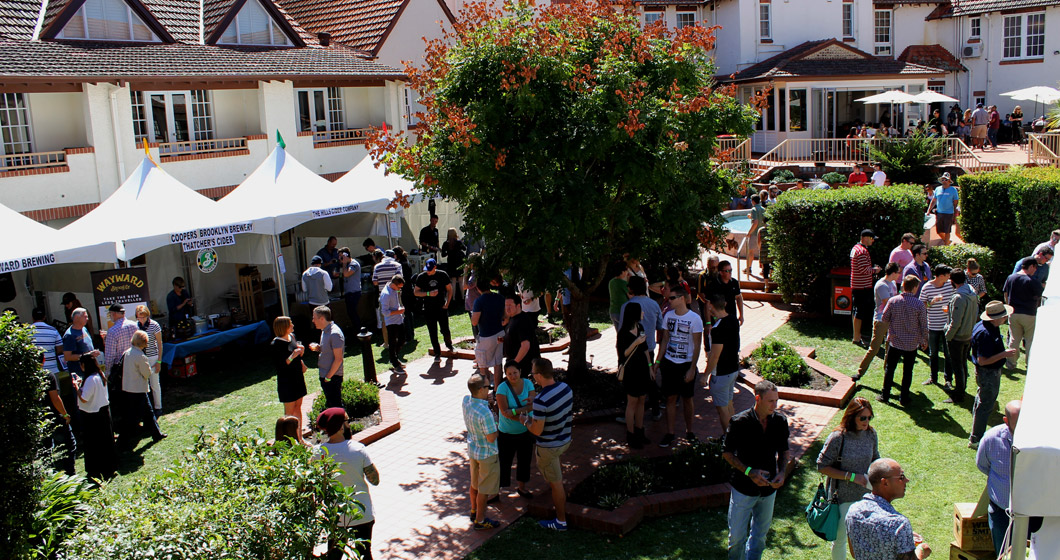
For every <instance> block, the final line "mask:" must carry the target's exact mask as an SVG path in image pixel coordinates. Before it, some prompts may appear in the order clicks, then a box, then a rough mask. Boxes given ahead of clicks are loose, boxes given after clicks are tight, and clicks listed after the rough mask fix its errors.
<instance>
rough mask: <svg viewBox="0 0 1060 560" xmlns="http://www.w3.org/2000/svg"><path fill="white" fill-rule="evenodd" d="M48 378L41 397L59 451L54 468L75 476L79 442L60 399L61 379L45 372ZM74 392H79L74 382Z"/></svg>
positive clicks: (53, 444)
mask: <svg viewBox="0 0 1060 560" xmlns="http://www.w3.org/2000/svg"><path fill="white" fill-rule="evenodd" d="M44 373H45V375H46V376H47V385H46V387H45V389H44V396H43V397H41V405H42V406H44V410H45V415H44V416H45V419H46V421H47V423H48V430H49V431H50V432H51V436H50V440H51V445H52V447H53V448H55V449H57V450H58V451H57V453H56V454H55V455H54V460H53V462H52V464H51V466H52V468H53V469H55V470H57V471H62V472H65V473H66V474H68V475H70V476H73V475H74V450H75V449H76V446H77V442H76V440H75V439H74V432H73V430H71V429H70V414H68V413H67V412H66V406H64V405H63V400H62V399H61V398H59V379H58V378H57V377H56V376H55V374H54V373H52V372H50V371H46V372H44ZM74 383H75V385H74V390H75V391H76V390H77V382H76V381H75V382H74Z"/></svg>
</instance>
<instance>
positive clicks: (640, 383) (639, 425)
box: [615, 301, 655, 449]
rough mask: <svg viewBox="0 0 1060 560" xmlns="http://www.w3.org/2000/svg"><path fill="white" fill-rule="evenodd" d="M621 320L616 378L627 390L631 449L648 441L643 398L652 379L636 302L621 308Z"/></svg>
mask: <svg viewBox="0 0 1060 560" xmlns="http://www.w3.org/2000/svg"><path fill="white" fill-rule="evenodd" d="M621 315H622V317H621V320H622V323H621V325H619V329H618V342H617V343H616V344H615V348H616V350H618V364H619V365H618V380H619V381H621V382H622V387H623V388H624V389H625V390H626V439H627V441H628V442H629V446H630V447H632V448H633V449H642V448H643V447H644V445H645V444H648V443H651V442H650V441H649V440H648V438H647V437H646V436H645V435H644V400H645V397H646V396H647V394H648V389H649V388H650V386H651V384H652V383H654V382H655V374H654V373H653V372H652V368H651V357H650V356H649V355H648V344H647V342H646V341H647V340H648V337H647V335H646V334H645V333H644V327H642V326H641V324H640V321H641V320H643V319H644V312H643V311H642V310H641V308H640V304H639V303H637V302H632V301H631V302H629V303H627V304H626V306H625V307H624V308H623V309H622V314H621Z"/></svg>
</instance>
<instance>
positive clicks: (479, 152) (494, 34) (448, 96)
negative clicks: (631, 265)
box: [369, 0, 754, 371]
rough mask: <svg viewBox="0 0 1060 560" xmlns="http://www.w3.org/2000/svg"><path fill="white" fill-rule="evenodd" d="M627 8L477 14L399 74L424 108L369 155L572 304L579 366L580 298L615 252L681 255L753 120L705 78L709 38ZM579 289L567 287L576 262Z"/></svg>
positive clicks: (727, 182)
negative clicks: (725, 157)
mask: <svg viewBox="0 0 1060 560" xmlns="http://www.w3.org/2000/svg"><path fill="white" fill-rule="evenodd" d="M639 21H640V20H639V18H638V17H637V15H636V11H635V9H634V8H633V6H632V4H628V3H615V2H612V1H610V0H601V1H599V2H593V1H585V0H574V2H573V3H570V4H556V5H552V6H550V7H547V8H544V9H535V8H534V7H533V6H532V5H529V4H524V3H508V4H506V5H505V6H504V8H503V11H501V10H495V9H492V8H489V7H487V6H486V5H485V4H471V5H470V6H469V7H468V8H466V9H465V10H463V11H462V13H461V17H460V18H459V21H458V22H457V23H456V24H455V25H454V29H453V31H452V32H451V33H449V34H448V35H447V36H445V37H442V38H441V39H439V40H437V41H433V42H429V43H428V46H427V54H426V60H425V63H424V65H423V67H420V68H415V67H410V68H409V69H408V72H409V77H410V85H411V87H413V88H414V89H415V90H417V91H419V92H420V94H421V95H422V102H423V104H424V106H425V107H426V111H425V113H423V114H420V115H418V117H419V118H420V120H421V122H422V123H423V126H422V128H421V136H420V139H419V141H418V142H417V143H415V144H412V145H409V144H406V143H404V142H403V141H401V140H400V139H398V138H395V137H390V136H388V135H385V134H382V135H377V136H375V137H374V138H373V139H372V140H371V141H370V144H369V148H370V149H371V150H372V152H373V155H375V156H376V157H377V158H379V159H382V160H383V161H385V162H386V164H387V165H388V167H389V168H390V170H391V171H394V172H397V173H400V174H401V175H403V176H405V177H407V178H409V179H412V180H414V181H416V182H417V183H418V184H419V185H420V188H421V189H422V190H423V191H424V192H425V193H427V194H429V195H440V196H443V197H446V198H449V199H452V200H455V201H457V203H458V204H459V205H460V207H461V210H462V211H463V213H464V219H465V234H466V235H468V236H470V237H473V238H478V239H481V240H483V241H484V242H485V245H486V247H487V251H486V263H487V266H488V267H490V268H492V269H498V270H507V271H509V272H510V274H511V275H512V276H513V277H515V278H520V279H523V280H524V281H525V282H526V283H527V284H528V285H529V286H530V287H531V288H533V289H534V290H535V291H538V292H539V293H540V292H542V291H544V290H546V289H550V288H555V287H556V286H560V285H566V286H567V287H569V288H570V290H571V293H572V306H573V321H572V324H571V349H570V363H571V364H572V366H571V369H572V370H575V371H576V370H578V369H584V368H580V367H578V366H577V365H574V364H584V363H585V341H586V338H585V329H586V326H587V324H588V309H589V294H590V293H592V292H593V290H595V289H596V288H597V287H598V286H599V285H600V284H601V283H602V282H603V281H605V280H607V278H606V277H605V273H606V270H607V265H608V263H609V262H611V261H613V259H614V258H615V257H616V256H617V255H621V254H622V253H624V252H628V253H631V254H632V255H636V256H640V257H643V258H646V259H650V258H652V257H658V255H660V254H665V255H666V256H667V257H668V258H669V257H675V256H679V257H684V258H690V257H692V256H694V255H695V252H696V250H697V246H698V239H697V233H698V232H699V231H700V230H702V228H703V227H704V226H705V225H707V226H717V225H719V224H718V220H719V213H720V212H719V211H720V209H721V208H722V205H723V204H724V203H727V202H728V200H729V197H730V196H731V194H732V191H733V182H732V180H731V178H729V177H728V176H726V175H725V174H724V173H723V172H722V171H721V170H720V169H719V168H718V167H717V165H716V164H713V163H712V162H711V156H712V155H714V151H715V146H716V144H717V141H716V137H717V135H719V134H725V133H735V134H741V135H746V134H749V133H750V132H751V126H752V123H753V119H754V113H753V111H752V110H750V109H749V108H747V107H745V106H742V105H741V104H740V103H738V102H737V101H736V100H735V99H734V98H733V90H732V88H728V87H719V86H717V85H716V84H715V82H714V79H713V72H714V68H715V67H714V65H713V63H712V62H711V59H710V55H709V51H710V50H711V49H712V48H713V47H714V34H713V29H711V28H706V27H701V26H689V27H684V28H682V29H680V30H677V31H672V30H669V29H667V28H665V27H664V26H662V25H658V24H657V25H652V26H648V27H647V28H642V27H641V25H640V23H639ZM572 263H573V264H574V265H575V266H579V267H581V269H582V274H581V276H580V278H577V279H576V280H574V281H570V280H568V279H565V278H564V276H563V274H562V273H563V271H564V270H565V269H566V268H568V267H569V266H570V264H572Z"/></svg>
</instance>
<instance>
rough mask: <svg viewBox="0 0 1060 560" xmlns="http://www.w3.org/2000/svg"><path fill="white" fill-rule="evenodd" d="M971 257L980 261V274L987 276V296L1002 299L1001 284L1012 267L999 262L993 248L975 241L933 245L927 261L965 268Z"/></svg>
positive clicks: (933, 263) (932, 263) (929, 250)
mask: <svg viewBox="0 0 1060 560" xmlns="http://www.w3.org/2000/svg"><path fill="white" fill-rule="evenodd" d="M969 258H974V259H975V260H976V261H977V262H978V263H979V274H982V275H983V276H984V277H985V278H986V297H987V298H988V299H1000V298H1001V286H1002V285H1004V283H1005V278H1007V277H1008V275H1009V273H1011V272H1012V267H1011V266H1010V265H1008V264H1006V263H1004V262H1001V263H999V262H997V257H996V255H995V253H994V251H993V250H992V249H991V248H989V247H983V246H982V245H976V244H974V243H958V244H954V245H945V246H938V247H931V248H929V249H928V260H927V262H929V263H931V265H932V266H934V265H936V264H945V265H948V266H950V267H951V268H960V269H964V267H965V266H967V265H968V259H969ZM1013 262H1015V261H1013Z"/></svg>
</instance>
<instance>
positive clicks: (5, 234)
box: [0, 205, 117, 272]
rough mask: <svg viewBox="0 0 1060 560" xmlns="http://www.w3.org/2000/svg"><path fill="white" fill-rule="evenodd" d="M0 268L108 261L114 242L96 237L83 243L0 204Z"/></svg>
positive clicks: (113, 257) (10, 269) (114, 253)
mask: <svg viewBox="0 0 1060 560" xmlns="http://www.w3.org/2000/svg"><path fill="white" fill-rule="evenodd" d="M0 239H3V246H0V272H14V271H16V270H26V269H29V268H36V267H39V266H47V265H51V264H68V263H112V262H114V261H116V260H117V245H116V244H115V243H114V242H113V241H100V242H96V243H93V244H90V245H84V244H83V243H82V242H80V240H79V238H77V237H69V236H66V235H63V234H61V233H59V230H56V229H53V228H50V227H48V226H46V225H44V224H42V223H40V222H38V221H36V220H34V219H32V218H28V217H26V216H23V215H22V214H20V213H18V212H15V211H14V210H12V209H10V208H8V207H7V206H3V205H0Z"/></svg>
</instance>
